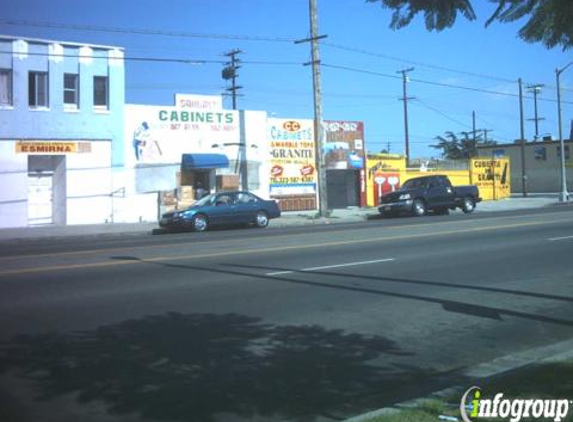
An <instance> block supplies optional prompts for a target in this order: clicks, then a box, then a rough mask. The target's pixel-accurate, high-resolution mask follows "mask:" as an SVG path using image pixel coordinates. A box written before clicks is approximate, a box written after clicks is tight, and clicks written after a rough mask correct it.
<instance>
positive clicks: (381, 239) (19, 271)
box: [0, 219, 571, 277]
mask: <svg viewBox="0 0 573 422" xmlns="http://www.w3.org/2000/svg"><path fill="white" fill-rule="evenodd" d="M570 221H571V220H569V219H568V220H555V221H538V222H529V223H516V224H508V225H498V226H488V227H475V228H471V229H463V230H462V229H454V230H444V231H441V232H435V233H434V232H432V233H415V234H405V235H396V236H388V237H377V238H373V239H355V240H339V241H335V242H319V243H311V244H306V245H292V246H276V247H272V248H269V247H265V248H259V249H255V248H253V249H247V248H244V249H240V250H233V251H226V252H210V253H205V254H197V253H195V254H187V255H175V256H157V257H153V258H135V259H125V260H122V259H119V260H114V261H108V260H106V261H101V262H91V263H90V262H87V263H83V264H66V265H51V266H45V267H36V268H16V269H11V270H4V271H1V270H0V277H3V276H7V275H21V274H31V273H41V272H47V271H61V270H74V269H88V268H98V267H113V266H116V265H125V264H132V265H134V264H140V263H146V262H169V261H182V260H196V259H204V258H218V257H223V256H235V255H247V254H251V253H254V254H264V253H270V252H281V251H285V250H297V249H315V248H324V247H333V246H345V245H357V244H365V243H382V242H388V241H394V240H408V239H417V238H425V237H435V236H448V235H455V234H465V233H478V232H488V231H496V230H501V229H515V228H521V227H532V226H546V225H550V224H562V223H565V222H570Z"/></svg>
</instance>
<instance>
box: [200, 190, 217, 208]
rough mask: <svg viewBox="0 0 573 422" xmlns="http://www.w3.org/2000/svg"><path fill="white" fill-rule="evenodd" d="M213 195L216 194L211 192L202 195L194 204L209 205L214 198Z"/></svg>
mask: <svg viewBox="0 0 573 422" xmlns="http://www.w3.org/2000/svg"><path fill="white" fill-rule="evenodd" d="M215 196H216V194H214V193H211V194H209V195H207V196H204V197H203V198H201V199H199V200H198V201H197V202H195V206H199V207H202V206H205V205H210V204H211V203H212V202H213V201H214V200H215Z"/></svg>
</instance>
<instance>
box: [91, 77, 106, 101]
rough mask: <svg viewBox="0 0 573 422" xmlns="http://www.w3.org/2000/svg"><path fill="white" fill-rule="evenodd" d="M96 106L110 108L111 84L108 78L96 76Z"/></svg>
mask: <svg viewBox="0 0 573 422" xmlns="http://www.w3.org/2000/svg"><path fill="white" fill-rule="evenodd" d="M94 106H96V107H105V108H108V107H109V82H108V78H107V76H94Z"/></svg>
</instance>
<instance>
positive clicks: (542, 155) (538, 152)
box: [534, 147, 547, 161]
mask: <svg viewBox="0 0 573 422" xmlns="http://www.w3.org/2000/svg"><path fill="white" fill-rule="evenodd" d="M534 152H535V159H536V160H539V161H547V148H545V147H535V150H534Z"/></svg>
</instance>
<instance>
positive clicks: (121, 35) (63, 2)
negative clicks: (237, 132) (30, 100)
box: [0, 0, 573, 157]
mask: <svg viewBox="0 0 573 422" xmlns="http://www.w3.org/2000/svg"><path fill="white" fill-rule="evenodd" d="M317 3H318V17H319V32H320V34H326V35H328V38H327V39H326V40H324V41H323V43H322V45H321V58H322V62H323V63H324V66H323V68H322V86H323V95H324V97H323V110H324V118H325V119H329V120H360V121H363V122H364V125H365V141H366V146H367V148H368V150H370V151H372V152H376V151H380V150H381V149H383V148H387V147H388V145H389V146H390V150H391V152H403V151H404V124H403V108H402V102H401V101H398V98H399V97H401V95H402V83H401V80H400V79H399V78H398V77H399V75H398V74H397V73H396V72H397V71H399V70H401V69H404V68H409V67H415V70H414V71H413V72H411V73H410V78H411V81H410V83H409V84H408V95H409V96H414V97H416V99H415V100H412V101H410V102H409V105H410V107H409V115H410V135H411V136H410V143H411V146H410V150H411V155H412V156H413V157H419V156H424V157H429V156H438V155H439V152H438V151H436V150H435V149H432V148H429V145H431V144H433V143H435V140H434V138H435V136H437V135H441V134H443V133H444V132H445V131H453V132H456V133H459V132H462V131H469V130H471V125H472V119H471V115H472V111H475V112H476V115H477V127H478V128H481V129H489V130H491V131H490V132H489V136H490V137H493V138H494V139H496V140H497V141H498V142H511V141H513V140H514V139H516V138H518V137H519V104H518V99H517V97H515V96H514V95H516V94H517V92H518V88H517V79H518V78H519V77H521V78H522V79H523V81H524V84H536V83H542V84H545V85H546V87H545V88H544V89H543V90H542V92H541V94H540V96H539V102H538V107H539V117H542V118H545V120H543V121H540V122H539V124H540V134H541V135H545V134H553V135H554V137H557V105H556V90H555V85H556V82H555V72H554V71H555V68H556V67H562V66H564V65H566V64H567V63H569V62H571V61H572V60H573V50H569V51H566V52H563V51H562V50H561V49H552V50H547V49H546V48H545V47H544V46H542V45H541V44H527V43H525V42H524V41H522V40H521V39H519V38H518V37H517V31H518V29H519V27H520V26H521V25H522V24H523V22H517V23H515V24H498V23H495V24H493V25H491V26H490V27H488V28H484V22H485V20H486V19H487V17H489V15H490V14H491V12H492V11H493V5H492V4H491V3H489V2H487V1H484V0H475V1H474V4H475V5H474V7H476V13H477V14H478V20H477V21H476V22H468V21H466V20H465V19H463V18H459V20H458V22H457V24H456V25H455V26H454V28H452V29H449V30H445V31H442V32H438V33H437V32H427V31H426V29H425V27H424V25H423V22H422V20H421V19H417V20H415V21H414V22H413V23H412V24H411V25H410V26H409V27H407V28H405V29H402V30H399V31H393V30H391V29H389V23H390V19H391V12H390V11H389V10H386V9H383V8H382V7H380V5H379V4H377V3H375V4H372V3H365V2H364V1H363V0H317ZM8 21H11V22H12V23H8ZM14 21H15V22H16V23H17V24H13V23H14ZM30 24H34V25H30ZM36 24H39V25H36ZM46 24H50V25H46ZM66 25H77V26H80V27H82V28H81V29H70V28H66V27H65V26H66ZM86 27H92V29H87V28H86ZM96 28H97V29H102V30H96ZM109 28H120V29H121V30H122V32H109V31H104V30H103V29H109ZM142 30H143V31H147V32H160V33H166V32H171V33H177V34H173V35H171V36H168V35H162V34H157V33H155V34H139V33H136V32H141V31H142ZM309 31H310V30H309V16H308V1H307V0H221V1H218V2H217V1H213V0H187V1H183V0H163V1H161V2H157V1H149V0H140V1H134V0H115V1H110V0H100V1H97V2H84V1H78V0H58V1H49V0H17V1H16V0H4V2H3V5H2V14H1V16H0V33H1V34H5V35H16V36H25V37H38V38H46V39H56V40H62V41H77V42H86V43H93V44H109V45H117V46H121V47H124V48H125V54H126V57H127V58H130V57H138V58H154V59H156V58H161V59H171V58H185V59H197V60H206V61H208V63H206V64H201V65H191V64H181V63H169V62H146V61H143V62H141V61H131V60H127V62H126V97H127V98H126V101H127V102H128V103H136V104H161V105H166V104H172V102H173V96H174V94H175V93H176V92H182V93H196V94H210V95H216V94H220V93H221V92H223V90H224V88H225V87H226V82H225V81H223V80H222V79H221V69H222V64H221V63H219V62H220V61H221V60H225V57H224V53H225V52H228V51H230V50H232V49H240V50H242V51H243V52H244V53H243V54H242V55H241V56H240V58H241V59H242V60H243V62H244V63H243V66H242V68H241V69H240V72H239V74H240V77H239V84H240V85H241V86H243V87H244V88H243V89H242V94H243V95H244V96H243V97H241V98H240V99H239V107H240V108H243V109H250V110H267V111H268V112H269V113H272V114H273V115H276V117H285V118H291V117H292V118H312V117H313V104H312V76H311V69H310V67H308V66H303V65H302V64H303V63H305V62H308V61H310V46H309V45H308V44H295V43H293V42H292V40H297V39H304V38H307V37H308V36H309ZM183 35H185V36H183ZM260 38H264V39H265V40H260ZM341 67H342V68H344V69H340V68H341ZM436 84H441V85H436ZM444 85H445V86H444ZM455 87H458V88H455ZM459 87H466V88H471V89H477V90H483V91H488V92H477V91H474V90H468V89H461V88H459ZM562 87H563V88H564V90H563V92H562V99H563V101H564V102H565V104H564V105H563V117H564V119H563V120H564V133H565V134H567V135H568V134H569V129H570V121H571V119H573V67H572V68H570V69H569V70H567V71H566V72H565V73H564V74H563V76H562ZM503 94H506V95H503ZM568 103H571V104H568ZM226 104H227V105H228V106H229V107H230V101H227V100H226ZM525 117H526V118H532V117H533V100H532V98H531V96H530V95H529V94H528V98H526V100H525ZM533 135H534V125H533V122H530V121H527V122H526V136H527V138H528V139H532V138H533Z"/></svg>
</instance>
